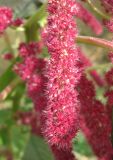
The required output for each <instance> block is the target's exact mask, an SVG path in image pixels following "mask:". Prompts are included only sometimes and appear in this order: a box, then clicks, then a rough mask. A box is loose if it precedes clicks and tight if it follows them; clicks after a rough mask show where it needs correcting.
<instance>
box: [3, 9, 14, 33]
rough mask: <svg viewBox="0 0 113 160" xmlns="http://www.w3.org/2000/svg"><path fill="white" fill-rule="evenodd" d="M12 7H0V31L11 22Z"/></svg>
mask: <svg viewBox="0 0 113 160" xmlns="http://www.w3.org/2000/svg"><path fill="white" fill-rule="evenodd" d="M12 17H13V13H12V9H11V8H8V7H0V33H3V32H4V30H5V29H6V28H7V27H8V26H9V25H10V24H11V22H12Z"/></svg>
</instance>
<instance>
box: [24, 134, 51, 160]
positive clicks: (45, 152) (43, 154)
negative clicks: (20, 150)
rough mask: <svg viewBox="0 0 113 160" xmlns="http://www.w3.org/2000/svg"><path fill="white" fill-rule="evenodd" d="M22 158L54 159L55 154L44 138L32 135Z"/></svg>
mask: <svg viewBox="0 0 113 160" xmlns="http://www.w3.org/2000/svg"><path fill="white" fill-rule="evenodd" d="M22 160H53V156H52V154H51V152H50V150H49V148H48V146H47V144H46V143H45V142H44V140H43V139H42V138H41V137H36V136H34V135H32V136H31V138H30V140H29V143H28V145H27V147H26V150H25V154H24V156H23V159H22Z"/></svg>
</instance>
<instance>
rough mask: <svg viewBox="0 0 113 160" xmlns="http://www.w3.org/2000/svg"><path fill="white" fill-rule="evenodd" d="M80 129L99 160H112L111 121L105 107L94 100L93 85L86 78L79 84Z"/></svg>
mask: <svg viewBox="0 0 113 160" xmlns="http://www.w3.org/2000/svg"><path fill="white" fill-rule="evenodd" d="M79 99H80V104H81V111H80V127H81V129H82V131H83V132H84V134H85V136H86V138H87V139H88V142H89V143H90V145H91V147H92V149H93V151H94V153H95V154H96V155H97V157H98V159H99V160H102V159H105V160H112V156H113V149H112V144H111V139H110V138H111V130H112V126H111V120H110V119H109V116H108V114H107V112H106V109H105V106H104V105H103V104H102V103H101V102H100V101H98V100H96V99H95V89H94V86H93V83H92V82H91V81H89V80H88V79H87V78H86V76H83V77H82V78H81V81H80V84H79Z"/></svg>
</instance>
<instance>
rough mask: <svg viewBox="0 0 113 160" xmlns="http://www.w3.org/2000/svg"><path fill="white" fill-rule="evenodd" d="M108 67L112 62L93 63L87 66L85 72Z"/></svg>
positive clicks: (112, 65) (111, 65)
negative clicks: (93, 64)
mask: <svg viewBox="0 0 113 160" xmlns="http://www.w3.org/2000/svg"><path fill="white" fill-rule="evenodd" d="M110 67H113V64H112V63H106V64H100V65H95V66H91V67H88V68H87V69H86V72H90V71H93V70H99V69H108V68H110Z"/></svg>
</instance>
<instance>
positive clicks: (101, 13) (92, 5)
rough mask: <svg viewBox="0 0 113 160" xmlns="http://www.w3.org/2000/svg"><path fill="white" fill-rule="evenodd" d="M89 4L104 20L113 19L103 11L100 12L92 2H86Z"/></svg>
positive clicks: (88, 0) (89, 0)
mask: <svg viewBox="0 0 113 160" xmlns="http://www.w3.org/2000/svg"><path fill="white" fill-rule="evenodd" d="M86 1H87V3H88V4H89V5H90V7H91V8H92V9H93V10H94V11H95V12H96V13H97V14H98V15H99V16H101V17H102V18H104V19H107V20H109V19H110V18H111V17H110V16H109V15H107V14H105V13H103V12H102V11H101V10H99V9H98V8H97V7H96V6H95V5H94V4H93V3H92V1H91V0H86Z"/></svg>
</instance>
